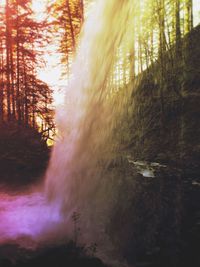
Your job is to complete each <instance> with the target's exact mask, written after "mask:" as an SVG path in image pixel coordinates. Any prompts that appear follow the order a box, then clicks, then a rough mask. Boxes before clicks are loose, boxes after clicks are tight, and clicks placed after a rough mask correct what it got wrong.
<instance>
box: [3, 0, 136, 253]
mask: <svg viewBox="0 0 200 267" xmlns="http://www.w3.org/2000/svg"><path fill="white" fill-rule="evenodd" d="M133 15H134V1H133V0H109V1H107V0H98V1H97V3H95V5H94V6H93V9H92V10H91V12H90V16H89V17H88V18H87V20H86V22H85V25H84V27H83V31H82V35H81V41H80V44H79V46H78V49H77V50H78V52H77V55H76V58H75V61H74V64H73V66H72V75H71V79H70V81H69V84H68V86H67V88H66V92H65V101H64V104H63V106H62V107H59V108H58V110H57V115H56V122H57V127H58V132H59V136H58V140H57V142H56V145H55V147H54V149H53V152H52V156H51V160H50V164H49V167H48V170H47V173H46V183H45V194H43V193H38V194H37V193H34V194H31V195H28V196H27V197H21V198H20V197H19V198H18V200H16V198H11V199H9V201H8V202H9V203H7V204H8V205H7V206H9V205H10V207H13V205H15V207H16V206H17V208H15V211H8V212H7V213H6V212H4V214H3V215H1V217H2V218H4V221H8V220H9V218H12V219H13V218H14V221H16V225H18V226H16V227H14V226H13V228H12V229H10V230H5V228H6V227H4V228H3V227H1V229H4V235H5V236H4V237H3V238H4V239H6V238H8V237H11V236H13V237H14V238H17V236H22V235H23V234H24V235H26V236H31V237H32V238H35V239H38V240H39V239H41V236H45V237H47V236H48V237H49V236H50V235H51V234H50V233H51V232H54V233H55V232H56V231H58V229H59V231H61V229H62V231H63V232H64V233H65V234H67V235H68V237H69V238H71V237H72V236H73V222H72V220H71V217H72V214H73V213H74V212H77V213H79V214H80V222H79V223H80V228H81V233H80V236H79V241H80V242H87V243H89V242H96V243H97V244H98V246H99V248H101V247H104V248H105V250H108V249H110V250H113V248H112V237H111V236H109V235H108V234H107V233H106V229H107V226H108V224H109V223H110V220H111V218H110V216H111V215H110V214H111V212H112V210H113V209H114V208H115V207H116V205H117V201H118V200H117V199H118V196H119V194H120V190H121V189H120V184H121V183H123V175H122V177H120V179H118V177H115V175H110V174H109V172H108V171H107V167H108V166H109V164H110V162H111V161H113V160H114V159H115V157H116V153H117V149H118V146H119V143H118V140H117V137H116V136H117V135H116V134H115V131H116V129H118V127H119V126H120V122H121V120H122V118H123V110H124V107H125V106H126V105H127V99H128V95H127V94H128V90H125V87H127V85H126V86H125V85H124V88H123V91H122V89H121V90H120V88H119V87H118V88H115V79H117V77H115V74H114V73H115V66H116V64H117V62H118V61H119V57H118V55H119V51H120V49H121V48H123V47H126V50H125V51H126V53H125V54H124V57H127V53H128V52H129V51H130V50H131V47H132V45H133V44H132V41H133V40H131V38H130V36H131V28H132V17H133ZM120 60H123V56H122V55H121V58H120ZM130 66H131V64H130ZM113 76H114V77H113ZM111 78H112V79H111ZM111 80H112V82H111ZM113 80H114V81H113ZM17 201H18V202H19V203H18V202H17ZM18 207H19V208H18ZM20 207H21V208H20ZM11 210H12V208H11ZM39 211H40V212H39ZM9 212H10V213H9ZM11 213H12V214H11ZM31 214H32V215H31ZM36 214H37V215H36ZM22 217H23V223H22V224H20V223H19V221H20V220H21V218H22ZM5 225H6V223H5ZM5 225H4V226H5ZM36 225H37V227H36ZM63 225H64V228H63ZM36 228H37V229H36ZM14 229H15V230H14ZM34 229H35V230H34ZM44 229H45V230H44ZM56 229H57V230H56ZM63 229H64V230H63ZM0 234H1V237H0V241H1V240H3V238H2V235H3V234H2V233H1V232H0ZM9 235H10V236H9Z"/></svg>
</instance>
